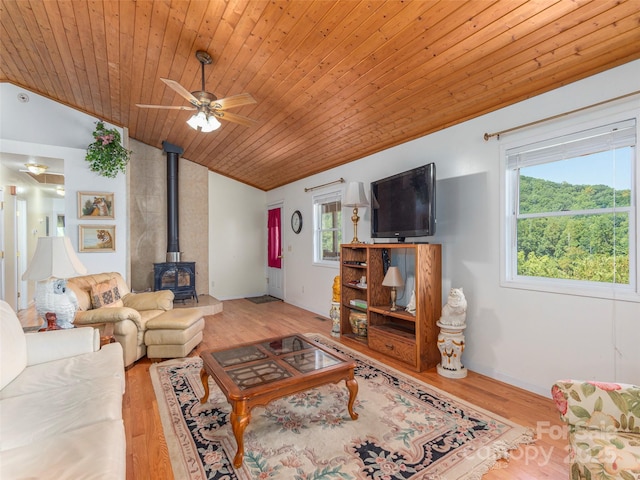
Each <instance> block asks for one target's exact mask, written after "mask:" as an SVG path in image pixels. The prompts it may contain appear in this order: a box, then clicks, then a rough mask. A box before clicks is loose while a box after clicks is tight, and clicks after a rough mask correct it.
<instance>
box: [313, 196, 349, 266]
mask: <svg viewBox="0 0 640 480" xmlns="http://www.w3.org/2000/svg"><path fill="white" fill-rule="evenodd" d="M313 224H314V229H313V231H314V262H315V263H320V264H329V265H336V266H337V265H339V261H340V244H341V243H342V193H341V192H339V191H338V192H331V193H326V194H323V195H315V196H314V197H313Z"/></svg>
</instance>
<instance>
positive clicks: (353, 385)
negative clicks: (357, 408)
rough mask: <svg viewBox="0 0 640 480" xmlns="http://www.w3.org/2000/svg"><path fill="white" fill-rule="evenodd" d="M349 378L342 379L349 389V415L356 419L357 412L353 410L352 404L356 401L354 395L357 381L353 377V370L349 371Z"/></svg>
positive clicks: (356, 392) (356, 391) (356, 389)
mask: <svg viewBox="0 0 640 480" xmlns="http://www.w3.org/2000/svg"><path fill="white" fill-rule="evenodd" d="M351 375H352V376H351V378H349V379H347V380H345V381H344V383H346V384H347V388H348V389H349V405H348V408H349V415H351V420H357V419H358V414H357V413H356V412H354V411H353V404H354V402H355V401H356V395H358V382H356V379H355V378H353V372H351Z"/></svg>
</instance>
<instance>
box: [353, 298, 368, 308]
mask: <svg viewBox="0 0 640 480" xmlns="http://www.w3.org/2000/svg"><path fill="white" fill-rule="evenodd" d="M349 304H350V305H352V306H354V307H358V308H364V309H366V308H367V301H366V300H359V299H357V298H356V299H354V300H349Z"/></svg>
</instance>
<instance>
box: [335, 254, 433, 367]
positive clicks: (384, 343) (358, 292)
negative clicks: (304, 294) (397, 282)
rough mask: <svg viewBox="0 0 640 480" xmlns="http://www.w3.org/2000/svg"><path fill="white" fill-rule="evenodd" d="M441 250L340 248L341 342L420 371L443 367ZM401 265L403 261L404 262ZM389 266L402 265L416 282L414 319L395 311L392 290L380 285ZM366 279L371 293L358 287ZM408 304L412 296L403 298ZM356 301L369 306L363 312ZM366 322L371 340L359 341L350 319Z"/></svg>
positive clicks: (409, 293) (401, 309)
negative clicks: (361, 346)
mask: <svg viewBox="0 0 640 480" xmlns="http://www.w3.org/2000/svg"><path fill="white" fill-rule="evenodd" d="M441 256H442V248H441V246H440V245H434V244H426V243H411V244H409V243H375V244H345V245H342V247H341V257H340V258H341V265H340V277H341V283H342V288H341V307H340V333H341V336H342V337H343V339H345V340H347V341H354V342H358V343H359V344H362V343H363V342H364V343H366V344H367V345H368V347H369V348H371V349H372V350H375V351H377V352H380V353H383V354H385V355H388V356H389V357H391V358H394V359H396V360H399V361H401V362H403V363H404V364H406V366H407V367H409V368H412V369H413V370H416V371H418V372H419V371H422V370H424V369H428V368H433V367H435V366H436V365H437V364H438V362H439V361H440V351H439V350H438V343H437V342H438V332H439V329H438V327H437V326H436V322H437V321H438V319H439V318H440V313H441V308H442V266H441ZM401 260H402V261H401ZM390 265H396V266H399V265H402V266H403V268H405V272H404V274H405V278H404V280H405V283H406V282H407V276H412V277H413V278H414V279H415V285H414V290H415V299H416V311H415V315H412V314H411V313H409V312H407V311H405V310H404V307H398V310H395V311H392V310H391V305H390V304H391V294H390V291H391V289H390V288H389V287H385V286H383V285H382V280H383V279H384V275H385V273H386V271H387V268H388V267H389V266H390ZM363 276H365V277H366V280H367V288H366V289H365V288H360V287H358V286H357V285H356V284H355V283H354V282H356V281H358V282H359V281H360V279H361V278H362V277H363ZM405 295H406V299H408V298H409V296H410V295H411V292H405ZM352 300H360V301H364V302H366V305H368V307H367V308H366V309H365V308H362V307H357V306H355V305H352V304H351V301H352ZM362 312H365V313H366V316H367V336H366V337H362V336H359V335H356V334H355V333H354V332H353V330H352V328H351V322H350V317H351V314H352V313H357V314H359V315H361V314H362Z"/></svg>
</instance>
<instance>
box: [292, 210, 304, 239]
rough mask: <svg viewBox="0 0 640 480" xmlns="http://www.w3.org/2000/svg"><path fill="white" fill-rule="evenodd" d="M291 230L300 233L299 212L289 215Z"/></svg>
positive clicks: (300, 219)
mask: <svg viewBox="0 0 640 480" xmlns="http://www.w3.org/2000/svg"><path fill="white" fill-rule="evenodd" d="M291 229H292V230H293V232H294V233H300V230H302V214H301V213H300V210H296V211H295V212H293V215H291Z"/></svg>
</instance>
